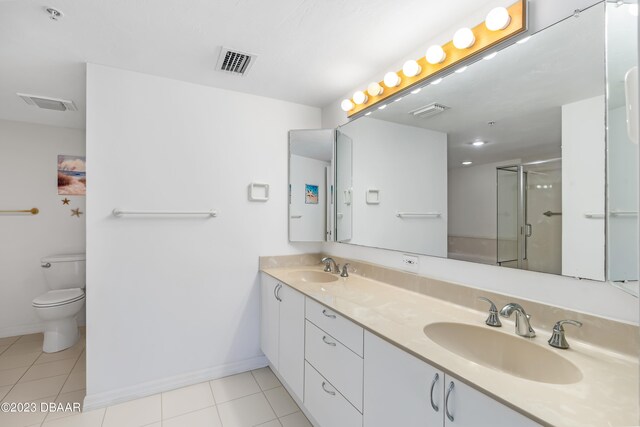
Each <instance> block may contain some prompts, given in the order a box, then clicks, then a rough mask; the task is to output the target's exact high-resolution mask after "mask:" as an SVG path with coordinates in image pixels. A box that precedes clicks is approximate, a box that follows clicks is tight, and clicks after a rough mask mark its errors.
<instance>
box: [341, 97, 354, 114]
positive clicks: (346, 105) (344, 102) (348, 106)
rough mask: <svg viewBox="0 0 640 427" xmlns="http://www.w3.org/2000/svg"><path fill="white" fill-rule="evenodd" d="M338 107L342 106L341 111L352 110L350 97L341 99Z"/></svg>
mask: <svg viewBox="0 0 640 427" xmlns="http://www.w3.org/2000/svg"><path fill="white" fill-rule="evenodd" d="M340 107H341V108H342V111H351V110H353V102H351V100H350V99H344V100H342V103H341V104H340Z"/></svg>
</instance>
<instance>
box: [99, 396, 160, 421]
mask: <svg viewBox="0 0 640 427" xmlns="http://www.w3.org/2000/svg"><path fill="white" fill-rule="evenodd" d="M161 406H162V404H161V397H160V394H154V395H153V396H149V397H143V398H141V399H136V400H131V401H129V402H124V403H120V404H118V405H115V406H110V407H108V408H107V411H106V413H105V414H104V422H103V424H102V427H139V426H143V425H146V424H151V423H155V422H158V421H160V420H161V419H162V414H161Z"/></svg>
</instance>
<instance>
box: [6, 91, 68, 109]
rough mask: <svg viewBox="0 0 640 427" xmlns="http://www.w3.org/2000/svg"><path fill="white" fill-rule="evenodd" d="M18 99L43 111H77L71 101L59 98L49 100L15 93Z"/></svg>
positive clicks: (38, 96) (44, 97)
mask: <svg viewBox="0 0 640 427" xmlns="http://www.w3.org/2000/svg"><path fill="white" fill-rule="evenodd" d="M16 95H18V96H19V97H20V98H22V99H23V100H24V102H26V103H27V104H29V105H33V106H35V107H38V108H44V109H45V110H54V111H78V107H76V104H74V103H73V101H69V100H66V99H59V98H49V97H48V96H40V95H27V94H26V93H17V94H16Z"/></svg>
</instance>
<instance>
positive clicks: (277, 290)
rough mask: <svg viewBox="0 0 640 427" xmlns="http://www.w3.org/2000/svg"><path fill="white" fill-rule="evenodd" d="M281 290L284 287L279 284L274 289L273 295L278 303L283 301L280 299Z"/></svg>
mask: <svg viewBox="0 0 640 427" xmlns="http://www.w3.org/2000/svg"><path fill="white" fill-rule="evenodd" d="M280 288H282V285H281V284H280V283H278V284H277V285H276V287H275V288H274V289H273V295H274V296H275V297H276V299H277V300H278V301H280V302H282V299H281V298H280Z"/></svg>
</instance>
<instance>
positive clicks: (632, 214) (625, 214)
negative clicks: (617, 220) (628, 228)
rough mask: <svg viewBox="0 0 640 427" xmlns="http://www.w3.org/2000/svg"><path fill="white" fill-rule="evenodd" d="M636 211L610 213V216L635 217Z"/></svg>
mask: <svg viewBox="0 0 640 427" xmlns="http://www.w3.org/2000/svg"><path fill="white" fill-rule="evenodd" d="M637 215H638V212H637V211H611V216H637Z"/></svg>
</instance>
